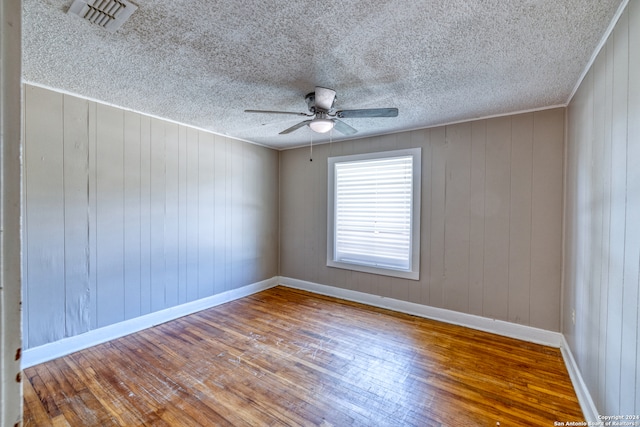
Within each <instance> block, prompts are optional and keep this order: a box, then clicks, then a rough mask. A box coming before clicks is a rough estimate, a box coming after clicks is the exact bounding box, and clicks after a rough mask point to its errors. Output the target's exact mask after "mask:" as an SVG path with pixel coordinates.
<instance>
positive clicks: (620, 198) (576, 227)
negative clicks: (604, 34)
mask: <svg viewBox="0 0 640 427" xmlns="http://www.w3.org/2000/svg"><path fill="white" fill-rule="evenodd" d="M638 76H640V2H638V1H630V2H629V5H628V7H627V10H626V11H625V12H624V14H623V15H622V16H621V18H620V20H619V21H618V23H617V25H616V27H615V29H614V31H613V34H612V35H611V36H610V37H609V39H608V40H607V42H606V44H605V46H604V48H603V49H602V50H601V51H600V53H599V54H598V56H597V58H596V60H595V62H594V64H593V66H592V67H591V69H590V70H589V72H588V74H587V75H586V77H585V79H584V80H583V82H582V84H581V86H580V88H579V90H578V91H577V93H576V95H575V97H574V98H573V100H572V102H571V103H570V105H569V108H568V142H567V172H566V174H567V176H566V188H567V195H566V213H565V215H566V220H565V222H566V226H565V233H566V237H565V239H566V243H565V287H564V306H563V313H564V316H563V333H564V334H565V337H566V339H567V341H568V343H569V345H570V346H571V350H572V353H573V354H574V356H575V358H576V361H577V363H578V365H579V367H580V370H581V372H582V376H583V377H584V380H585V382H586V384H587V386H588V388H589V391H590V393H591V396H592V397H593V399H594V401H595V403H596V406H597V407H598V410H599V412H600V413H601V414H605V415H616V414H639V413H640V387H639V386H640V349H639V348H638V334H639V333H640V327H639V324H640V310H639V309H638V305H639V298H640V294H639V292H638V288H639V287H640V275H639V270H640V168H639V167H638V161H639V160H640V80H639V79H638ZM574 309H575V313H576V323H575V325H574V323H573V320H572V318H571V314H572V310H574Z"/></svg>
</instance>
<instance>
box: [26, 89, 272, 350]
mask: <svg viewBox="0 0 640 427" xmlns="http://www.w3.org/2000/svg"><path fill="white" fill-rule="evenodd" d="M24 117H25V129H24V137H25V142H24V160H25V167H24V177H23V179H24V264H23V265H24V286H23V301H24V304H23V329H24V330H23V335H24V347H25V348H32V347H36V346H39V345H42V344H46V343H49V342H53V341H56V340H59V339H61V338H64V337H69V336H73V335H76V334H80V333H83V332H86V331H89V330H92V329H95V328H99V327H102V326H106V325H110V324H113V323H116V322H120V321H123V320H127V319H131V318H134V317H137V316H140V315H144V314H146V313H150V312H154V311H157V310H161V309H164V308H168V307H172V306H175V305H178V304H182V303H185V302H188V301H193V300H196V299H199V298H203V297H206V296H210V295H214V294H217V293H220V292H223V291H226V290H230V289H234V288H238V287H240V286H243V285H247V284H250V283H254V282H258V281H261V280H264V279H268V278H271V277H273V276H276V275H277V274H278V271H277V269H278V203H277V200H278V197H277V195H278V168H279V166H278V161H279V160H278V152H276V151H274V150H270V149H267V148H263V147H259V146H256V145H252V144H248V143H244V142H240V141H237V140H232V139H229V138H225V137H221V136H217V135H213V134H211V133H208V132H204V131H200V130H197V129H193V128H189V127H186V126H182V125H178V124H175V123H171V122H167V121H163V120H160V119H156V118H151V117H148V116H145V115H141V114H138V113H134V112H130V111H125V110H123V109H119V108H115V107H111V106H107V105H104V104H100V103H96V102H92V101H88V100H85V99H80V98H77V97H73V96H70V95H65V94H61V93H58V92H54V91H51V90H47V89H43V88H39V87H33V86H30V85H25V86H24Z"/></svg>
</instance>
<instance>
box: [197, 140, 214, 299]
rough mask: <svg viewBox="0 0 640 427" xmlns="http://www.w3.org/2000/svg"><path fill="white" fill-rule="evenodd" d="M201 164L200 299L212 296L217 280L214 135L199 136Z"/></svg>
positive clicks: (199, 181)
mask: <svg viewBox="0 0 640 427" xmlns="http://www.w3.org/2000/svg"><path fill="white" fill-rule="evenodd" d="M198 138H199V145H198V146H199V156H198V158H199V164H198V188H199V189H200V193H199V195H198V208H199V214H198V243H199V249H198V265H199V268H198V271H199V276H198V284H199V286H198V298H203V297H204V296H207V295H212V294H213V280H214V277H213V276H214V264H213V259H214V244H215V240H214V223H213V221H214V213H213V207H214V181H213V180H214V178H215V175H214V166H215V165H214V150H215V147H214V145H213V135H211V134H209V133H206V132H200V133H199V137H198Z"/></svg>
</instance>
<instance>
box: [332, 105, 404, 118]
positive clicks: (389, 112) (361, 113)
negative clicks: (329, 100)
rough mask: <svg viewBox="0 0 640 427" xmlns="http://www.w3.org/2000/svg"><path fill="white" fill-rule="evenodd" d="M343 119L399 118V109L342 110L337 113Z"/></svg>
mask: <svg viewBox="0 0 640 427" xmlns="http://www.w3.org/2000/svg"><path fill="white" fill-rule="evenodd" d="M336 116H337V117H340V118H341V119H346V118H367V117H398V109H397V108H365V109H361V110H342V111H338V112H336Z"/></svg>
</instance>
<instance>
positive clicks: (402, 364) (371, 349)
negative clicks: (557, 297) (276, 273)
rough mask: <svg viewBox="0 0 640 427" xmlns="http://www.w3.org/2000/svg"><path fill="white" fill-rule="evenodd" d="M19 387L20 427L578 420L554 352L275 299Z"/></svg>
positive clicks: (327, 303)
mask: <svg viewBox="0 0 640 427" xmlns="http://www.w3.org/2000/svg"><path fill="white" fill-rule="evenodd" d="M24 374H25V375H24V377H25V381H24V403H25V409H24V425H25V426H47V425H56V426H59V425H71V426H110V425H121V426H141V425H145V426H197V425H203V426H214V425H215V426H217V425H221V426H222V425H238V426H262V425H269V426H285V425H287V426H298V425H301V426H307V425H308V426H314V425H315V426H351V425H357V426H377V425H379V426H401V425H402V426H404V425H416V426H441V425H444V426H495V425H497V423H500V425H501V426H515V425H517V426H523V425H528V426H530V425H540V426H552V425H554V421H563V422H566V421H580V420H584V418H583V417H582V413H581V412H580V407H579V405H578V402H577V399H576V395H575V393H574V390H573V388H572V386H571V382H570V380H569V376H568V374H567V371H566V369H565V366H564V363H563V361H562V357H561V355H560V351H559V350H557V349H554V348H549V347H544V346H540V345H536V344H531V343H526V342H522V341H518V340H513V339H509V338H504V337H501V336H496V335H492V334H489V333H485V332H479V331H475V330H471V329H467V328H463V327H458V326H452V325H448V324H444V323H440V322H436V321H431V320H427V319H422V318H419V317H414V316H409V315H404V314H399V313H395V312H391V311H388V310H382V309H377V308H372V307H369V306H365V305H361V304H356V303H351V302H347V301H342V300H338V299H334V298H329V297H323V296H319V295H315V294H311V293H307V292H303V291H297V290H293V289H288V288H283V287H276V288H273V289H269V290H267V291H264V292H261V293H258V294H255V295H252V296H250V297H246V298H243V299H241V300H237V301H233V302H230V303H227V304H224V305H221V306H218V307H215V308H212V309H208V310H205V311H202V312H199V313H196V314H193V315H191V316H186V317H183V318H180V319H177V320H175V321H172V322H168V323H165V324H163V325H159V326H157V327H155V328H151V329H148V330H145V331H142V332H139V333H136V334H133V335H129V336H126V337H123V338H120V339H116V340H113V341H110V342H108V343H105V344H101V345H98V346H96V347H93V348H90V349H87V350H83V351H80V352H77V353H74V354H71V355H69V356H66V357H62V358H60V359H57V360H53V361H51V362H47V363H44V364H41V365H37V366H34V367H32V368H28V369H26V370H25V372H24Z"/></svg>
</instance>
